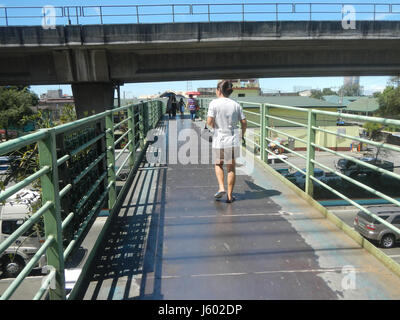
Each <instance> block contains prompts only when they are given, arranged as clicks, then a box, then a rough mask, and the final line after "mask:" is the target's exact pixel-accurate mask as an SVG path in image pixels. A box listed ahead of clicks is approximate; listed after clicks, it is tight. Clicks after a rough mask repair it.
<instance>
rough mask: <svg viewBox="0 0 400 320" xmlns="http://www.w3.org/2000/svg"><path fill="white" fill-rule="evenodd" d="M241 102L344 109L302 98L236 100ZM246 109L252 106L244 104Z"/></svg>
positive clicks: (267, 97) (317, 100)
mask: <svg viewBox="0 0 400 320" xmlns="http://www.w3.org/2000/svg"><path fill="white" fill-rule="evenodd" d="M235 100H237V101H240V102H246V101H247V102H252V103H271V104H278V105H283V106H289V107H299V108H343V106H341V105H340V104H337V103H333V102H329V101H325V100H319V99H314V98H309V97H302V96H252V97H251V96H249V97H243V98H237V99H235ZM244 106H245V107H250V106H251V105H247V106H246V104H244Z"/></svg>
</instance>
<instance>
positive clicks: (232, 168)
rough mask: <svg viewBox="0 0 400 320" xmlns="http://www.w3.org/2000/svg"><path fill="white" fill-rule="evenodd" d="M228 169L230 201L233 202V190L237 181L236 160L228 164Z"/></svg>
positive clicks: (228, 194) (228, 195)
mask: <svg viewBox="0 0 400 320" xmlns="http://www.w3.org/2000/svg"><path fill="white" fill-rule="evenodd" d="M226 169H227V171H228V193H227V197H228V200H232V193H233V188H234V187H235V180H236V165H235V159H232V161H231V163H230V164H226Z"/></svg>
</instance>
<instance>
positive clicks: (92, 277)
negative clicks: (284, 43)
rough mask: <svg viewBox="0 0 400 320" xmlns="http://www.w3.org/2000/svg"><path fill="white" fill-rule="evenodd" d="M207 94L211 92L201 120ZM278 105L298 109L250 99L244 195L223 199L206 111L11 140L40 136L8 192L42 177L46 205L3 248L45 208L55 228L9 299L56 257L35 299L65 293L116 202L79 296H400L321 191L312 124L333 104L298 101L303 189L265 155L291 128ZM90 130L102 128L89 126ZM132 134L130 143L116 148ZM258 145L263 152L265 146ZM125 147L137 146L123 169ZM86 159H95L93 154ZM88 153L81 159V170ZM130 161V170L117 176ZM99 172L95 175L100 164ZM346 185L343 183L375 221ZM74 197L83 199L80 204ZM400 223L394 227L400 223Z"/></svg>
mask: <svg viewBox="0 0 400 320" xmlns="http://www.w3.org/2000/svg"><path fill="white" fill-rule="evenodd" d="M207 103H208V102H207V101H206V100H204V101H202V109H201V111H202V112H201V115H202V117H203V118H204V115H205V114H206V110H207ZM243 105H244V106H245V105H246V103H245V102H243ZM273 108H278V109H279V108H290V107H285V106H274V105H266V104H261V105H256V106H252V108H250V107H249V108H247V107H246V108H245V110H246V115H247V116H248V120H249V124H250V129H249V131H248V133H247V134H246V146H243V148H242V156H241V157H240V158H239V159H238V166H237V171H236V174H237V176H236V187H235V191H234V194H235V195H236V198H237V200H236V201H235V202H233V203H226V202H225V199H221V200H220V201H216V200H215V199H214V197H213V195H214V193H215V192H216V185H217V184H216V179H215V174H214V168H213V165H212V163H211V161H210V159H211V155H210V154H211V152H210V151H211V150H210V143H209V139H208V135H209V134H208V131H207V130H206V129H205V125H204V121H203V120H201V119H200V120H196V121H194V122H193V121H191V120H190V119H189V118H188V117H187V116H184V117H183V118H181V117H180V116H177V117H176V118H174V119H168V117H166V116H165V109H164V105H163V102H162V101H149V102H146V103H141V104H139V105H133V106H127V107H121V108H119V109H114V110H109V111H106V112H104V113H103V114H100V115H95V116H91V117H89V118H85V119H81V120H78V121H76V122H73V123H69V124H66V125H62V126H59V127H55V128H53V129H46V130H42V131H39V132H37V133H33V134H31V135H28V136H25V137H23V138H18V139H17V140H11V141H8V142H5V143H3V144H1V145H0V151H1V153H2V154H10V152H12V151H13V150H15V149H18V148H21V147H26V146H27V145H29V144H32V143H38V145H39V160H40V161H39V164H40V167H39V168H38V170H37V171H35V172H34V173H33V174H32V176H30V178H28V179H25V180H21V182H18V183H17V184H15V185H14V186H11V187H9V188H7V189H5V190H4V191H2V192H1V194H0V198H1V200H2V201H5V200H6V199H7V198H8V197H10V196H11V195H12V194H14V193H16V192H18V191H19V190H21V189H22V188H26V187H27V186H28V185H30V184H31V183H32V181H34V180H35V179H37V178H39V177H40V178H41V192H42V194H41V199H42V207H41V208H40V209H38V210H36V212H35V213H33V214H32V215H31V216H30V218H29V219H27V220H26V222H25V223H24V224H23V225H22V226H23V227H20V228H19V229H17V230H16V231H15V232H14V234H13V235H11V236H10V237H9V238H7V239H9V240H7V239H6V240H5V241H3V242H2V243H1V244H0V252H4V251H6V250H8V249H7V248H9V247H10V246H13V244H14V242H15V241H16V240H17V239H18V238H19V237H20V236H21V235H22V234H23V233H24V232H26V230H28V229H29V228H30V227H31V226H32V225H34V224H35V223H37V222H38V221H39V222H40V221H41V219H42V218H41V217H44V218H43V223H44V226H45V227H44V239H45V240H44V243H43V244H42V245H41V247H40V249H39V251H37V252H36V253H35V254H34V255H33V257H32V258H31V260H30V261H28V262H26V263H24V264H23V265H22V266H21V268H23V269H22V271H20V273H19V275H18V276H17V277H16V279H15V280H14V281H13V282H12V283H11V285H10V287H8V289H7V290H6V291H5V292H2V293H1V294H2V295H1V298H2V299H10V298H12V296H13V294H14V293H15V294H17V293H18V290H17V289H18V287H19V286H20V285H22V283H23V282H24V279H25V278H26V276H27V275H29V273H30V272H31V270H32V269H33V268H34V267H35V266H36V264H37V263H38V261H39V259H40V258H41V256H42V255H43V254H46V259H47V260H46V261H47V262H46V264H47V270H49V274H48V275H47V276H45V277H44V278H43V282H42V284H41V286H40V288H38V292H37V294H35V296H34V298H35V299H45V298H48V299H65V298H66V290H65V264H66V262H67V260H68V258H69V256H72V255H73V254H74V252H75V251H76V249H77V248H79V245H80V244H81V243H82V241H83V240H82V237H84V236H85V235H86V234H87V231H85V230H86V229H87V227H88V226H90V225H92V224H93V221H94V220H95V219H96V217H97V216H98V214H99V212H100V210H101V209H102V208H103V209H104V208H105V207H107V209H108V210H109V215H108V217H107V220H106V222H105V224H104V226H103V228H102V229H101V231H100V232H99V234H98V237H97V240H96V242H95V244H94V246H93V249H92V250H91V252H90V253H89V255H88V258H87V262H86V264H85V265H84V266H83V268H82V271H81V273H80V276H79V279H78V280H77V282H76V284H75V286H74V288H73V290H72V292H70V293H69V295H68V298H69V299H79V300H82V299H85V300H103V299H104V300H111V299H116V300H125V299H178V300H180V299H398V298H399V297H400V289H399V288H400V279H399V275H400V272H399V268H398V264H397V263H396V262H395V261H393V260H392V259H390V258H389V257H388V256H386V255H385V254H384V253H383V252H382V251H380V249H379V248H377V247H375V246H374V245H373V244H371V243H370V242H369V241H367V240H366V239H365V238H363V237H361V236H360V235H359V234H358V233H356V232H355V231H354V230H353V229H352V228H351V227H349V226H348V225H346V224H345V223H344V222H343V221H341V220H340V219H339V218H337V217H336V216H335V215H333V214H332V213H331V212H330V211H329V210H327V209H326V208H324V207H323V206H322V205H321V204H319V203H318V202H317V201H316V200H314V199H313V197H312V195H313V192H315V191H316V190H317V188H316V183H313V182H316V181H317V180H318V179H316V178H315V177H314V175H313V174H312V172H314V166H312V165H311V164H316V165H317V164H318V161H317V160H316V159H315V148H316V142H315V141H316V140H315V136H316V135H315V134H314V133H315V131H317V130H318V129H320V130H325V131H329V129H326V128H325V127H322V126H320V125H319V124H318V122H315V121H313V118H314V116H316V115H317V114H319V115H321V114H322V113H324V115H325V116H327V115H330V116H336V115H335V113H330V112H325V111H318V110H314V109H309V110H296V111H297V112H305V117H304V119H305V122H304V126H305V127H306V129H307V130H308V138H306V140H305V141H304V142H305V143H306V144H307V145H308V148H307V150H306V155H304V154H301V153H300V152H299V151H294V150H292V149H289V148H288V150H290V151H291V152H294V153H297V154H298V155H300V156H302V157H305V158H306V159H305V167H306V168H307V171H306V172H303V171H302V170H301V169H299V170H300V171H302V172H303V173H304V174H305V175H306V179H307V182H306V186H305V188H304V190H305V191H303V190H302V189H301V188H299V187H298V186H295V185H294V184H293V183H291V182H288V180H287V179H286V178H285V176H284V175H282V174H280V173H278V172H277V171H276V170H274V169H273V168H272V167H271V166H269V165H267V161H266V159H268V155H269V154H270V153H271V151H270V150H269V149H268V147H267V144H268V140H273V138H272V137H273V135H271V134H270V133H271V132H272V131H281V132H284V129H282V128H280V129H278V128H277V127H276V126H271V123H270V119H271V118H275V117H276V116H274V115H273V113H272V112H271V110H272V109H273ZM299 109H300V108H299ZM292 111H293V110H292ZM117 116H118V117H117ZM348 117H349V118H351V117H354V116H352V115H348ZM257 119H258V120H257ZM282 119H283V121H284V118H282ZM314 119H315V118H314ZM316 120H318V117H317V119H316ZM369 120H373V121H377V122H382V121H383V122H384V121H388V122H390V121H389V120H387V119H386V120H385V119H379V118H371V117H369ZM287 121H291V122H292V123H293V121H292V120H287ZM307 121H308V122H307ZM309 121H311V123H310V122H309ZM393 121H394V122H395V120H393ZM251 124H252V125H251ZM121 127H122V128H125V130H123V131H124V132H125V133H123V134H122V135H121V136H120V137H114V130H115V129H117V128H121ZM88 128H93V132H92V131H90V130H89V131H90V132H86V131H85V130H87V129H88ZM82 130H83V131H82ZM82 132H84V133H85V134H86V135H87V136H86V137H85V138H82V136H81V134H82ZM268 132H269V133H268ZM334 133H336V134H339V135H346V134H345V133H343V132H339V133H338V132H334ZM60 135H62V138H61V136H60ZM80 137H81V138H80ZM257 137H258V138H257ZM292 137H294V136H292ZM353 138H355V139H361V140H363V138H360V137H353ZM124 139H125V140H124ZM298 139H302V138H298ZM121 141H125V142H126V143H125V144H124V145H123V146H121V147H118V148H120V149H118V150H119V151H118V152H115V147H116V145H117V144H118V143H120V142H121ZM279 141H282V140H279ZM279 141H278V140H277V141H276V143H278V144H279V145H281V147H282V148H287V147H286V146H285V145H284V144H283V143H282V144H280V142H279ZM371 143H372V144H373V143H374V142H371ZM93 146H95V148H93ZM255 147H259V148H255ZM383 147H389V148H394V149H396V147H391V146H387V145H383ZM310 148H311V149H310ZM319 148H325V147H324V146H323V145H320V146H319ZM93 149H95V150H96V152H94V151H93ZM326 149H327V150H330V151H331V152H337V151H333V150H331V149H329V148H326ZM90 150H92V152H90ZM260 150H263V151H265V152H261V153H262V154H261V155H260V154H259V152H260ZM327 152H329V151H327ZM124 154H126V155H128V156H127V157H126V159H125V160H123V163H122V164H121V163H120V164H119V165H118V163H119V161H121V159H120V158H121V157H122V156H123V155H124ZM77 156H79V157H78V158H76V157H77ZM88 156H90V157H92V158H90V161H86V162H84V164H83V162H82V161H83V159H85V158H86V157H88ZM344 156H345V157H347V155H344ZM116 158H117V161H116ZM122 158H123V157H122ZM282 159H283V158H282ZM77 161H81V162H80V163H81V165H80V166H79V165H77V166H74V164H76V162H77ZM284 161H287V160H284ZM355 161H358V160H355ZM291 165H292V166H294V167H297V166H296V165H294V164H293V163H292V164H291ZM320 165H321V166H323V164H320ZM299 166H302V165H299ZM126 167H128V172H129V174H128V177H127V179H126V180H124V181H119V179H118V176H119V175H120V174H121V172H122V171H123V170H124V168H126ZM57 168H58V169H57ZM77 168H79V169H77ZM65 170H66V171H65ZM92 170H97V171H96V173H95V174H90V172H92ZM326 170H327V169H326ZM331 170H332V171H333V170H334V169H331ZM376 170H378V171H380V170H383V169H380V168H376ZM65 172H68V173H69V174H67V175H65ZM309 172H311V174H308V173H309ZM337 174H338V175H340V174H341V173H339V172H338V173H337ZM385 174H386V173H385ZM392 174H393V175H396V174H395V173H393V172H392ZM60 177H61V178H60ZM88 177H89V178H90V179H89V181H88V180H87V179H88ZM349 179H350V178H349ZM354 180H355V179H354ZM80 181H82V182H83V181H84V182H85V184H83V185H82V184H79V182H80ZM318 181H319V182H320V183H321V184H324V182H321V181H320V180H318ZM355 181H356V180H355ZM355 183H357V184H358V185H359V186H360V185H361V184H362V182H360V181H358V182H357V181H356V182H355ZM317 184H318V182H317ZM326 186H327V187H328V188H332V186H329V185H328V184H326ZM366 188H368V187H367V186H366ZM332 189H333V188H332ZM71 191H73V192H72V193H71ZM332 192H334V191H333V190H332ZM341 192H344V191H343V190H341V189H340V188H339V189H338V191H336V193H338V194H341V195H342V198H343V199H346V200H347V201H349V204H350V205H352V206H356V207H361V208H362V209H360V210H364V211H366V212H367V213H368V214H370V215H371V216H373V217H374V215H373V213H371V212H370V211H369V209H368V208H364V207H362V206H361V205H360V204H358V202H356V201H355V200H354V199H350V198H348V197H347V196H346V195H345V194H342V193H341ZM375 192H376V193H378V195H379V196H380V195H381V194H380V191H378V190H375ZM71 194H72V197H75V198H76V199H75V198H74V199H72V200H71V198H69V197H70V195H71ZM384 197H385V199H386V200H388V201H391V200H392V201H397V200H395V199H392V198H391V196H389V195H384ZM107 199H108V205H107V203H106V200H107ZM376 218H377V219H380V218H379V217H376ZM383 221H384V220H383ZM384 222H385V223H387V222H386V221H384ZM390 226H391V228H393V232H395V231H396V230H398V229H397V228H396V227H394V226H392V225H390ZM21 228H23V229H21ZM15 252H16V251H15ZM5 257H7V258H4V259H3V263H4V264H5V265H7V263H10V261H15V260H12V258H11V253H10V252H9V251H8V255H6V256H5ZM7 259H8V260H7ZM25 280H26V279H25Z"/></svg>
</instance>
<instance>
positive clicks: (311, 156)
mask: <svg viewBox="0 0 400 320" xmlns="http://www.w3.org/2000/svg"><path fill="white" fill-rule="evenodd" d="M209 102H210V101H209V100H208V99H207V100H206V99H204V100H203V101H201V104H202V106H203V108H204V110H207V108H208V103H209ZM238 102H239V103H240V104H241V105H244V104H246V102H245V101H238ZM247 104H248V103H247ZM252 105H253V106H254V108H255V109H256V108H260V110H261V111H260V112H257V111H250V112H249V111H247V113H251V114H253V115H257V114H258V116H259V119H260V123H262V122H263V120H262V116H261V115H262V113H264V116H265V118H266V119H268V118H273V119H279V120H282V121H285V118H282V117H278V116H276V115H274V116H273V117H272V116H271V115H270V114H269V113H267V112H265V109H266V108H268V109H270V108H277V109H284V110H291V111H297V112H302V113H303V114H305V115H308V119H307V117H306V118H305V119H306V120H307V123H306V124H305V125H304V124H301V123H297V125H298V127H299V128H300V127H304V126H305V127H306V128H307V140H305V139H301V138H297V137H295V136H293V135H290V134H288V133H286V132H284V127H282V128H280V130H277V129H276V128H275V127H270V126H268V125H266V126H263V127H261V128H262V129H261V130H260V136H261V139H262V140H263V139H264V140H266V141H274V140H273V139H272V138H270V137H269V136H268V135H267V133H268V131H273V132H276V133H279V134H283V135H285V136H288V137H291V138H293V139H295V140H297V141H300V142H302V143H304V144H305V145H307V148H308V150H307V155H302V154H299V153H298V152H296V151H294V150H291V149H289V148H287V147H285V146H283V145H281V144H280V143H278V142H276V141H274V142H275V143H276V144H277V145H278V146H279V147H282V148H283V149H285V150H286V151H287V152H289V153H291V154H293V155H294V156H297V157H299V158H302V159H304V160H305V161H306V171H303V170H302V169H300V168H299V167H298V166H296V165H295V164H293V163H292V162H290V161H289V160H285V159H283V158H282V159H281V160H282V161H283V162H284V163H286V164H287V165H289V166H290V167H292V168H294V169H295V170H296V171H298V172H300V173H302V174H303V175H305V176H306V181H305V192H307V193H308V194H309V195H311V196H313V187H312V185H313V182H315V183H317V184H319V185H321V186H322V187H323V188H325V189H327V190H329V191H331V192H332V193H334V194H335V195H336V196H338V197H339V198H342V199H343V200H345V201H347V202H348V203H349V204H350V205H352V206H355V207H357V208H358V209H360V210H361V211H363V212H365V213H366V214H368V215H369V216H371V217H372V218H374V219H375V220H377V221H379V222H380V223H382V224H383V225H385V226H386V227H388V228H389V229H391V230H392V231H393V232H395V233H397V234H400V229H399V228H397V227H395V226H394V225H392V224H390V223H388V222H387V221H386V220H384V219H382V218H380V217H379V216H378V215H376V214H374V213H372V212H371V211H370V210H368V208H366V207H364V206H362V205H360V204H359V203H357V202H356V201H354V200H352V199H350V198H349V197H347V196H346V195H344V194H343V193H342V192H341V190H336V189H334V188H333V187H331V186H329V185H328V184H326V183H324V182H323V181H320V180H319V179H317V178H316V177H314V165H317V166H319V167H321V168H323V169H325V170H328V171H329V172H331V173H334V174H336V175H337V176H338V177H340V178H342V179H344V180H346V181H348V182H350V183H352V184H354V185H355V186H358V187H360V188H362V189H363V190H366V191H368V192H370V193H371V194H373V195H374V196H377V197H379V198H382V199H384V200H386V201H387V202H389V203H391V204H393V205H396V206H398V207H400V201H398V200H397V199H394V198H393V197H391V196H388V195H386V194H384V193H382V192H380V191H377V190H375V189H373V188H371V187H370V186H368V185H366V184H364V183H362V182H359V181H357V180H355V179H353V178H351V177H349V176H346V175H345V174H343V173H341V172H338V171H336V170H334V169H332V168H329V167H327V166H326V165H324V164H322V163H321V162H319V161H317V160H316V158H315V153H314V152H310V150H309V149H312V151H314V150H315V149H316V148H319V149H321V150H323V151H325V152H329V153H332V154H334V155H338V156H341V157H343V158H346V159H349V160H351V161H353V162H355V163H357V164H359V165H361V166H364V167H366V168H369V169H371V170H373V171H375V172H379V173H382V174H385V175H386V176H391V177H392V178H394V179H396V180H399V181H400V175H399V174H396V173H394V172H391V171H388V170H385V169H382V168H380V167H377V166H375V165H373V164H368V163H365V162H363V161H360V160H358V159H356V158H355V157H352V156H349V155H345V154H343V153H341V152H339V151H333V150H330V149H329V148H327V147H324V146H321V145H319V144H317V143H316V142H315V140H314V139H315V134H314V139H313V137H312V136H310V133H311V132H312V131H314V132H316V131H322V132H325V133H328V134H332V135H336V136H339V137H344V138H353V137H352V136H349V135H344V134H342V133H339V132H333V131H331V130H326V129H323V128H319V127H318V126H317V124H316V115H318V114H319V115H325V116H331V117H332V118H335V119H336V118H337V117H338V116H340V117H342V118H347V119H351V120H362V121H370V122H374V123H380V124H386V125H389V124H390V125H397V126H400V120H395V119H387V118H379V117H371V116H358V115H353V114H346V113H340V112H331V111H323V110H318V109H314V108H312V109H308V108H299V107H289V106H284V105H277V104H270V103H264V104H263V103H252ZM312 115H314V117H312ZM312 119H314V120H312ZM288 122H290V123H292V124H293V122H291V121H288ZM257 127H259V126H258V125H256V128H257ZM354 140H358V141H362V142H365V143H369V144H371V145H374V146H377V147H380V148H383V149H389V150H392V151H400V148H398V147H395V146H390V145H388V144H385V143H377V142H374V141H368V140H366V139H361V138H358V137H354ZM263 151H265V152H266V153H267V154H272V155H275V154H274V153H273V152H272V151H271V150H269V149H268V148H265V149H264V150H263ZM262 160H263V161H265V162H267V161H266V159H265V158H264V159H262Z"/></svg>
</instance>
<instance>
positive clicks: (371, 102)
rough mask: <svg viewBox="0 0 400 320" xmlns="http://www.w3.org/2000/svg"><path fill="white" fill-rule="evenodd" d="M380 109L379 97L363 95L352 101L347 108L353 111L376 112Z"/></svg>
mask: <svg viewBox="0 0 400 320" xmlns="http://www.w3.org/2000/svg"><path fill="white" fill-rule="evenodd" d="M378 109H379V103H378V99H376V98H369V97H362V98H360V99H358V100H356V101H353V102H351V103H350V104H349V105H348V106H347V107H346V109H345V110H346V111H353V112H375V111H376V110H378Z"/></svg>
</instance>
